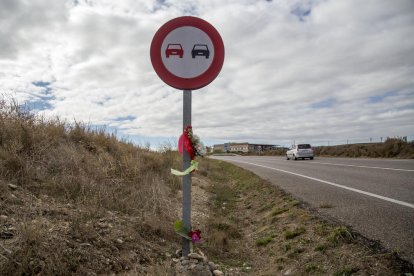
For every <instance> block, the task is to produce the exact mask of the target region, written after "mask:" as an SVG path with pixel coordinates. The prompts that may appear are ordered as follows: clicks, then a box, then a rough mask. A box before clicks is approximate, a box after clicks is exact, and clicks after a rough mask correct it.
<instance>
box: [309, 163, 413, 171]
mask: <svg viewBox="0 0 414 276" xmlns="http://www.w3.org/2000/svg"><path fill="white" fill-rule="evenodd" d="M309 164H322V165H331V166H344V167H356V168H365V169H379V170H391V171H404V172H414V170H409V169H395V168H386V167H371V166H358V165H347V164H336V163H323V162H316V161H313V162H310V163H309Z"/></svg>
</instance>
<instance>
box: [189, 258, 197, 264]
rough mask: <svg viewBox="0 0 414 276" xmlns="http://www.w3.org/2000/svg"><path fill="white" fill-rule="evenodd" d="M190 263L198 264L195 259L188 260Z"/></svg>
mask: <svg viewBox="0 0 414 276" xmlns="http://www.w3.org/2000/svg"><path fill="white" fill-rule="evenodd" d="M190 263H191V264H198V260H197V259H190Z"/></svg>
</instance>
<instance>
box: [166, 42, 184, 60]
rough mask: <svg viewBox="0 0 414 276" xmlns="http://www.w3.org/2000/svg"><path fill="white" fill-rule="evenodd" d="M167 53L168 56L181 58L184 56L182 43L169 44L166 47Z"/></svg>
mask: <svg viewBox="0 0 414 276" xmlns="http://www.w3.org/2000/svg"><path fill="white" fill-rule="evenodd" d="M165 55H166V57H167V58H169V57H170V56H179V57H180V58H183V55H184V50H183V47H182V46H181V44H168V46H167V49H165Z"/></svg>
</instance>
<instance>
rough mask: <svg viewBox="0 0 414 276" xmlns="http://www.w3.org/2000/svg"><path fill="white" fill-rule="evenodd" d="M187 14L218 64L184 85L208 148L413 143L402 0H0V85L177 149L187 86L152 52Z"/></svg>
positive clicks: (44, 109)
mask: <svg viewBox="0 0 414 276" xmlns="http://www.w3.org/2000/svg"><path fill="white" fill-rule="evenodd" d="M188 15H190V16H195V17H200V18H202V19H204V20H206V21H208V22H209V23H210V24H211V25H213V26H214V27H215V28H216V30H217V31H218V32H219V33H220V35H221V37H222V39H223V42H224V47H225V59H224V65H223V68H222V70H221V72H220V74H219V75H218V76H217V78H216V79H215V80H214V81H213V82H211V83H210V84H209V85H208V86H205V87H203V88H201V89H198V90H194V91H192V126H193V130H194V133H195V134H197V135H198V136H199V137H200V138H201V140H202V141H203V142H204V144H206V145H212V144H217V143H223V142H250V143H266V144H276V145H285V146H286V145H290V144H292V143H293V142H296V143H300V142H302V143H305V142H306V143H312V144H314V145H322V144H341V143H347V142H349V143H352V142H369V141H370V140H372V141H380V139H381V137H382V139H384V140H385V138H386V137H397V136H398V137H401V136H408V139H409V140H410V139H411V140H413V139H414V27H413V26H414V1H412V0H393V1H389V0H364V1H361V0H347V1H343V0H273V1H266V0H192V1H189V0H119V1H113V0H53V1H47V0H0V95H3V96H4V95H8V96H9V95H11V96H12V97H14V98H15V99H16V100H18V101H19V102H20V103H24V104H26V105H27V106H29V107H30V108H31V109H32V110H33V111H34V112H37V113H39V114H41V115H42V116H46V117H50V118H53V117H55V116H59V117H60V118H61V119H65V120H67V121H68V122H69V123H70V122H74V121H75V120H76V121H77V122H79V121H81V122H84V123H86V124H88V125H90V126H93V127H95V126H97V127H102V126H104V127H105V128H106V129H107V131H108V132H111V133H116V134H117V135H118V136H119V137H123V138H124V139H127V140H130V141H132V142H134V143H137V144H139V145H151V147H158V146H162V145H164V144H165V143H166V144H173V145H174V144H176V141H177V140H178V137H179V136H180V134H181V132H182V127H183V122H182V120H183V111H182V110H183V106H182V105H183V92H182V91H181V90H177V89H174V88H172V87H170V86H168V85H167V84H165V83H164V82H163V81H162V80H161V79H160V78H159V77H158V76H157V74H156V73H155V71H154V68H153V67H152V64H151V60H150V54H149V53H150V45H151V41H152V38H153V37H154V34H155V33H156V31H157V30H158V29H159V28H160V27H161V26H162V25H163V24H164V23H166V22H167V21H169V20H171V19H173V18H176V17H180V16H188Z"/></svg>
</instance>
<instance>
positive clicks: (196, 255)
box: [188, 253, 204, 261]
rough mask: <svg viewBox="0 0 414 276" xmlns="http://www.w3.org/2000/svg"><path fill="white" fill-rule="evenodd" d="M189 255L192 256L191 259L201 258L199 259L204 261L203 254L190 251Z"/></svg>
mask: <svg viewBox="0 0 414 276" xmlns="http://www.w3.org/2000/svg"><path fill="white" fill-rule="evenodd" d="M188 257H189V258H191V259H196V260H199V261H202V260H203V259H204V257H203V256H201V255H199V254H197V253H190V254H188Z"/></svg>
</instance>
